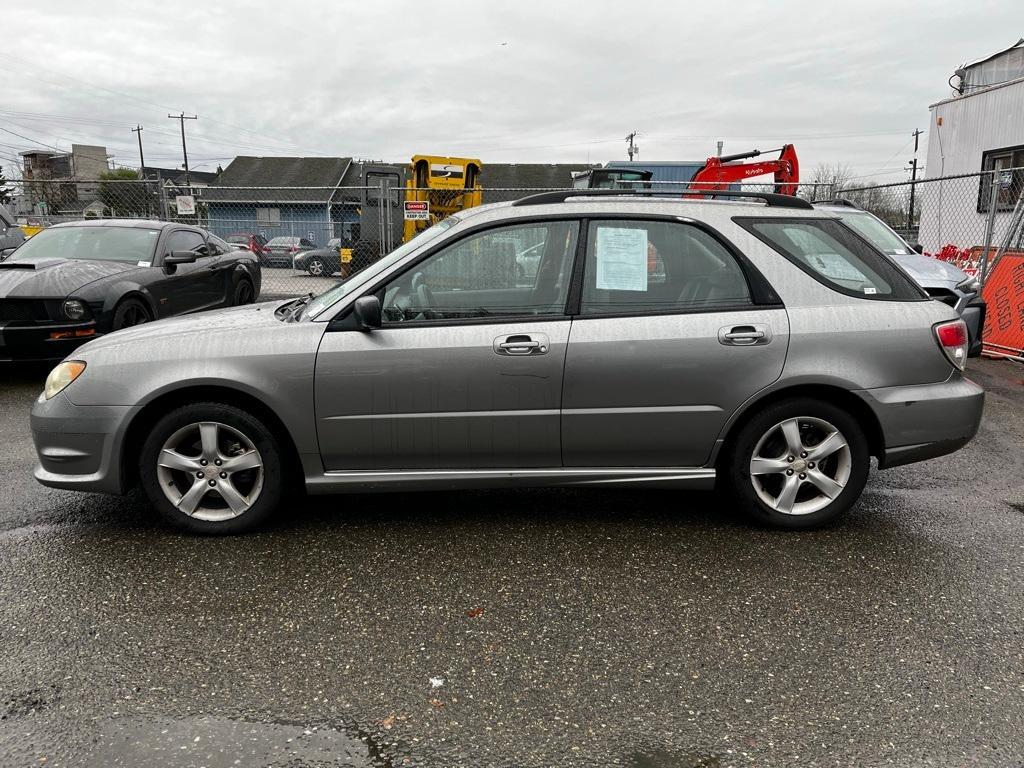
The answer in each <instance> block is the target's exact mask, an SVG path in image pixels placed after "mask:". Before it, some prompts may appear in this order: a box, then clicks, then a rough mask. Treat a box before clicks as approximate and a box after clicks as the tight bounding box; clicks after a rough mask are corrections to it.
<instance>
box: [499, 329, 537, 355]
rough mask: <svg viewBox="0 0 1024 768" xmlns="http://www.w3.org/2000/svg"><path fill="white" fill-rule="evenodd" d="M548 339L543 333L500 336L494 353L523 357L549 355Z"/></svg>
mask: <svg viewBox="0 0 1024 768" xmlns="http://www.w3.org/2000/svg"><path fill="white" fill-rule="evenodd" d="M549 346H550V344H549V343H548V337H547V335H546V334H543V333H533V334H526V333H515V334H512V335H511V336H499V337H498V338H496V339H495V340H494V345H493V348H494V352H495V354H498V355H512V356H514V357H522V356H525V355H544V354H547V351H548V347H549Z"/></svg>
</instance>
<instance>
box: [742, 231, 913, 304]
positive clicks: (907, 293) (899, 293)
mask: <svg viewBox="0 0 1024 768" xmlns="http://www.w3.org/2000/svg"><path fill="white" fill-rule="evenodd" d="M734 221H735V222H736V223H737V224H739V225H740V226H741V227H743V228H744V229H745V230H747V231H748V232H750V233H751V234H752V235H754V236H755V237H757V238H758V239H759V240H761V241H762V242H764V243H766V244H767V245H769V246H771V247H772V248H773V249H775V250H776V251H778V252H779V253H781V254H782V255H783V256H785V257H786V258H787V259H789V261H791V262H793V263H794V264H795V265H796V266H797V267H799V268H800V269H802V270H803V271H804V272H806V273H807V274H809V275H810V276H811V277H813V278H814V279H815V280H817V281H818V282H819V283H822V284H823V285H826V286H828V287H829V288H831V289H833V290H835V291H838V292H839V293H844V294H846V295H847V296H856V297H858V298H864V299H877V300H883V301H886V300H887V301H914V300H918V299H920V300H923V299H925V298H927V297H926V296H925V295H924V294H923V293H922V292H921V290H920V289H919V288H918V287H917V286H916V285H915V284H914V283H913V281H911V280H910V278H908V277H907V276H906V275H904V274H903V272H901V271H900V270H899V269H898V268H897V267H896V266H895V265H893V264H892V263H891V262H890V261H889V260H888V259H887V258H886V257H885V256H883V255H882V254H881V253H879V252H878V251H876V250H875V249H874V248H872V247H871V245H869V244H868V242H867V241H865V240H864V239H862V238H861V237H860V236H859V235H857V234H856V233H855V232H853V231H852V230H851V229H850V228H849V227H847V226H846V225H844V224H842V223H841V222H839V221H836V220H834V219H795V218H783V217H772V218H762V219H752V218H736V219H734Z"/></svg>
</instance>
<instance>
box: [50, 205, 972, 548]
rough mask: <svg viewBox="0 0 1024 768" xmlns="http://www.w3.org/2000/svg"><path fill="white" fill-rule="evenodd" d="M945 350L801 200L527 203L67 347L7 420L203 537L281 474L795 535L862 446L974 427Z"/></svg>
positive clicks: (895, 281)
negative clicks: (725, 506) (562, 489)
mask: <svg viewBox="0 0 1024 768" xmlns="http://www.w3.org/2000/svg"><path fill="white" fill-rule="evenodd" d="M523 253H530V254H536V255H537V258H530V259H525V258H519V255H520V254H523ZM967 351H968V336H967V330H966V327H965V325H964V322H963V321H962V320H961V319H960V318H959V317H958V316H957V314H956V312H955V311H954V310H953V309H952V308H950V307H949V306H947V305H946V304H943V303H941V302H938V301H933V300H931V299H929V297H928V296H927V295H926V294H925V293H924V292H923V291H922V290H921V289H920V288H919V287H917V285H916V284H915V283H914V281H913V280H911V279H910V278H909V276H908V275H907V274H906V273H904V272H903V271H902V270H901V268H900V267H899V266H897V265H895V264H894V263H893V262H892V261H891V260H889V259H888V258H886V257H885V256H884V255H883V254H882V253H881V252H880V251H878V250H876V249H875V247H874V246H872V245H871V244H870V243H869V242H868V241H867V240H865V239H863V238H862V237H861V236H860V235H858V234H857V233H856V232H854V231H853V230H851V229H849V228H848V227H847V226H846V225H845V224H843V223H842V221H841V220H840V219H839V218H838V217H837V216H836V215H835V214H834V213H830V212H827V211H818V210H814V209H813V208H812V207H811V206H810V205H809V204H807V203H805V202H803V201H801V200H798V199H795V198H791V197H782V196H778V195H771V194H762V195H747V194H744V195H743V196H742V197H740V196H738V195H737V194H736V193H716V195H715V199H706V198H701V199H680V198H678V197H675V198H672V197H667V196H664V195H663V194H662V196H659V194H658V193H650V192H646V193H644V192H638V193H627V192H622V191H618V190H573V191H570V192H553V193H543V194H538V195H533V196H531V197H526V198H523V199H522V200H519V201H517V202H515V203H504V204H496V205H486V206H481V207H478V208H473V209H471V210H468V211H465V212H462V213H460V214H458V215H457V216H453V217H450V218H448V219H445V220H443V221H441V222H440V223H438V224H436V225H435V226H434V227H432V228H431V229H428V230H426V231H425V232H423V233H422V234H420V235H419V236H417V237H416V238H415V239H413V240H411V241H410V242H408V243H405V244H404V245H402V246H401V247H399V248H398V249H397V250H395V251H393V252H392V253H390V254H389V255H388V256H386V257H384V258H383V259H381V260H380V261H378V262H376V263H374V264H372V265H370V266H369V267H367V268H365V269H364V270H362V271H361V272H358V273H356V274H354V275H352V276H350V277H349V278H348V279H346V280H345V281H344V282H341V283H339V284H338V285H337V286H335V287H334V288H332V289H330V290H328V291H327V292H325V293H323V294H321V295H319V296H316V297H313V298H304V299H296V300H292V301H287V302H275V303H264V304H255V305H250V306H246V307H238V308H235V309H228V310H223V311H215V312H209V313H205V314H201V315H196V316H193V317H186V318H177V319H171V320H166V321H160V322H154V323H148V324H145V325H142V326H137V327H134V328H131V329H127V330H123V331H118V332H116V333H112V334H109V335H108V336H105V337H102V338H99V339H96V340H95V341H91V342H90V343H88V344H86V345H85V346H83V347H81V348H79V349H78V350H76V351H75V352H74V354H73V356H72V357H71V358H69V359H67V360H65V361H64V362H62V363H61V364H60V365H58V366H57V367H56V368H55V369H54V370H53V372H52V373H51V374H50V376H49V378H48V380H47V382H46V387H45V391H44V392H43V393H42V394H41V395H40V397H39V399H38V401H37V402H36V404H35V406H34V408H33V410H32V431H33V436H34V439H35V444H36V449H37V451H38V455H39V464H38V466H37V468H36V470H35V476H36V478H37V479H38V480H39V482H41V483H43V484H44V485H47V486H50V487H54V488H67V489H75V490H82V491H103V492H109V493H123V492H125V491H127V490H128V489H129V488H131V487H132V486H135V485H139V484H140V485H141V486H142V487H143V488H144V489H145V492H146V493H147V494H148V497H149V498H150V500H151V501H152V504H153V506H154V507H156V509H157V510H158V511H159V512H160V513H161V514H162V515H163V516H164V517H165V518H166V519H167V520H169V521H171V522H172V523H174V524H177V525H178V526H180V527H182V528H184V529H187V530H190V531H195V532H205V533H233V532H240V531H243V530H247V529H250V528H252V527H253V526H256V525H258V524H259V523H260V522H261V521H263V520H265V519H266V518H267V517H268V516H269V515H271V514H272V513H273V512H274V511H275V509H277V508H278V507H280V506H282V501H283V500H284V499H285V498H287V497H288V494H290V493H293V492H294V491H295V489H296V488H299V489H301V487H302V486H304V488H305V490H306V491H308V492H309V493H314V494H318V493H335V492H344V491H360V492H363V491H368V490H428V489H441V488H444V489H453V488H480V487H502V486H541V485H560V486H572V485H578V486H596V485H600V486H628V487H636V488H640V487H658V488H712V487H714V486H717V487H718V488H719V489H720V490H724V491H726V492H727V493H728V494H730V495H731V497H732V498H733V500H734V503H735V504H737V505H739V506H740V507H742V508H743V509H744V510H746V511H748V512H749V513H750V515H751V516H752V517H753V518H754V519H756V520H758V521H760V522H762V523H767V524H772V525H777V526H782V527H788V528H804V527H809V526H815V525H820V524H822V523H824V522H826V521H828V520H831V519H833V518H834V517H836V516H837V515H839V514H840V513H843V512H845V511H847V510H849V509H850V507H852V506H853V505H854V503H855V502H856V501H857V499H858V497H859V496H860V494H861V492H862V490H863V489H864V486H865V483H866V482H867V479H868V471H869V468H870V463H871V458H872V457H874V458H875V459H876V460H877V462H878V466H879V467H880V468H882V469H885V468H888V467H893V466H897V465H900V464H905V463H908V462H913V461H920V460H922V459H929V458H933V457H936V456H941V455H943V454H947V453H950V452H952V451H955V450H957V449H958V448H960V447H962V446H963V445H964V444H965V443H967V442H968V441H969V440H970V439H971V438H972V437H973V435H974V433H975V431H976V430H977V428H978V423H979V421H980V418H981V411H982V405H983V400H984V393H983V391H982V389H981V388H980V387H978V386H977V385H976V384H974V383H973V382H972V381H970V380H969V379H967V378H965V377H964V375H963V369H964V365H965V363H966V360H967Z"/></svg>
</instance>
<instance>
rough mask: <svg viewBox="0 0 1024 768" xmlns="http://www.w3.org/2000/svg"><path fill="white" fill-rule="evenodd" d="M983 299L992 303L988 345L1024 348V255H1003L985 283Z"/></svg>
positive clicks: (987, 324)
mask: <svg viewBox="0 0 1024 768" xmlns="http://www.w3.org/2000/svg"><path fill="white" fill-rule="evenodd" d="M982 296H983V297H984V299H985V302H986V303H987V304H988V310H987V312H986V315H985V333H984V335H983V336H982V338H983V339H984V341H985V343H986V344H992V345H998V347H1010V348H1011V349H1016V350H1020V349H1024V253H1019V252H1018V253H1006V254H1004V255H1003V257H1002V258H1001V259H1000V260H999V263H997V264H996V266H995V269H994V270H993V271H992V273H991V274H990V275H989V276H988V279H987V280H986V281H985V288H984V290H982ZM993 351H994V352H995V353H997V354H998V353H999V352H1000V350H999V349H998V348H996V349H994V350H993ZM1002 351H1003V352H1006V350H1002Z"/></svg>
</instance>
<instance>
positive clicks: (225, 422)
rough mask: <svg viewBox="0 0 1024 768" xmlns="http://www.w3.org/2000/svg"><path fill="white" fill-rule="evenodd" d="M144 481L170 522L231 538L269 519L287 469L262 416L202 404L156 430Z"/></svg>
mask: <svg viewBox="0 0 1024 768" xmlns="http://www.w3.org/2000/svg"><path fill="white" fill-rule="evenodd" d="M139 476H140V478H141V480H142V486H143V488H144V489H145V491H146V495H147V496H148V497H149V500H150V502H151V503H152V504H153V506H154V507H156V508H157V510H158V511H159V512H160V514H161V515H162V516H163V518H164V519H165V520H167V521H168V522H170V523H171V524H172V525H175V526H176V527H178V528H181V529H184V530H187V531H190V532H193V533H206V534H229V533H242V532H244V531H248V530H250V529H252V528H254V527H255V526H257V525H259V524H260V523H262V522H263V521H264V520H266V519H267V517H269V516H270V514H271V513H272V512H273V511H274V509H275V508H276V507H277V505H278V503H279V502H280V499H281V489H282V485H283V480H284V470H283V461H282V453H281V448H280V444H279V442H278V440H277V439H276V438H275V437H274V435H273V433H272V432H271V431H270V430H268V429H267V428H266V427H265V426H264V425H263V424H262V423H261V422H260V421H259V420H258V419H256V418H254V417H253V416H252V415H251V414H249V413H247V412H246V411H243V410H242V409H240V408H236V407H235V406H232V405H226V404H223V403H196V404H194V405H187V406H183V407H181V408H178V409H176V410H174V411H172V412H171V413H169V414H167V416H165V417H164V418H162V419H161V420H160V421H159V422H157V424H156V425H155V426H154V427H153V429H152V430H151V431H150V433H149V436H148V437H147V438H146V441H145V443H144V444H143V448H142V455H141V458H140V465H139Z"/></svg>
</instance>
